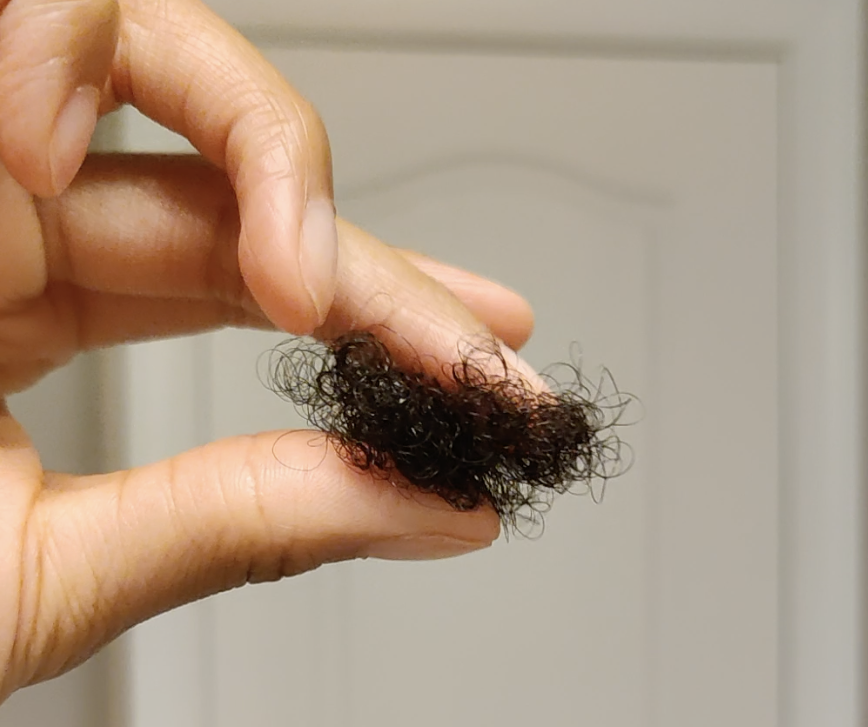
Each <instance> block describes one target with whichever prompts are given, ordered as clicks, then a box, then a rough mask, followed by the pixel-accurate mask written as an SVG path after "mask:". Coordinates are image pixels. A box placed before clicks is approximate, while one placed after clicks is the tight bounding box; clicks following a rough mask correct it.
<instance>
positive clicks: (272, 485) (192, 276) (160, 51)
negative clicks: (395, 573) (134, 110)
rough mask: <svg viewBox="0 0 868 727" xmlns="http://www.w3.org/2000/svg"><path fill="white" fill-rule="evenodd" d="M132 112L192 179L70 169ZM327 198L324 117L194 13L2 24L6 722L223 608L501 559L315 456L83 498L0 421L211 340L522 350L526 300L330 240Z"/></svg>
mask: <svg viewBox="0 0 868 727" xmlns="http://www.w3.org/2000/svg"><path fill="white" fill-rule="evenodd" d="M82 88H84V89H85V90H79V89H82ZM88 89H91V90H88ZM73 97H75V98H76V99H77V100H76V101H75V102H74V103H73V107H77V109H78V111H76V112H74V113H72V114H71V115H70V114H66V115H65V119H66V120H65V121H63V120H62V119H64V114H65V112H64V111H63V109H64V108H65V105H66V104H67V102H68V101H69V99H70V98H73ZM124 103H129V104H134V105H135V106H136V107H138V108H139V109H140V110H141V111H143V112H144V113H146V114H147V115H149V116H151V117H152V118H153V119H155V120H156V121H158V122H160V123H162V124H164V125H166V126H168V127H169V128H172V129H174V130H176V131H178V132H179V133H181V134H183V135H184V136H186V137H187V138H188V139H189V140H190V141H191V142H192V143H193V144H194V145H195V146H196V147H197V148H198V149H199V150H200V152H201V153H202V157H203V158H202V159H192V158H168V157H141V156H139V157H135V156H131V157H124V156H93V157H88V158H87V159H86V160H85V154H86V149H87V144H88V141H89V139H90V136H91V134H92V132H93V125H94V123H95V120H96V118H97V115H98V114H102V113H106V112H108V111H110V110H112V109H113V108H115V107H116V106H117V105H119V104H124ZM82 109H83V110H82ZM89 109H90V110H89ZM70 119H71V121H70ZM331 199H332V184H331V162H330V154H329V148H328V139H327V136H326V133H325V130H324V128H323V125H322V123H321V121H320V119H319V117H318V116H317V115H316V112H315V111H314V110H313V109H312V107H311V106H310V105H309V104H308V103H307V102H306V101H305V100H304V99H303V98H301V97H300V96H299V95H298V93H297V92H296V91H295V90H294V89H293V88H292V87H290V86H289V85H288V84H287V83H286V82H285V81H284V79H282V78H281V77H280V75H279V74H278V73H277V72H276V71H275V70H274V69H273V68H271V67H270V66H269V65H268V64H267V63H266V62H265V61H264V60H263V59H262V58H261V57H260V56H259V54H258V53H257V52H256V50H255V49H254V48H252V47H251V46H250V45H249V44H248V43H247V42H246V41H245V40H244V39H243V38H241V37H240V36H239V35H238V34H237V33H235V32H234V31H233V30H232V29H231V28H230V27H228V26H227V25H226V24H224V23H223V22H222V21H220V20H219V19H218V18H216V17H215V16H213V15H212V14H211V13H210V12H209V11H208V10H207V9H205V8H204V6H202V5H201V4H199V3H198V2H196V1H195V0H123V1H122V2H116V1H115V0H50V1H48V0H41V1H38V0H11V1H10V2H5V3H4V2H0V210H2V211H3V220H4V224H3V226H2V227H0V261H2V262H0V488H2V490H3V492H2V498H3V507H2V508H0V700H2V699H4V698H5V697H7V696H8V695H9V694H11V693H12V692H13V691H15V690H16V689H19V688H21V687H23V686H26V685H29V684H33V683H36V682H38V681H41V680H44V679H48V678H51V677H53V676H56V675H58V674H61V673H62V672H64V671H66V670H68V669H70V668H71V667H73V666H74V665H76V664H78V663H80V662H81V661H83V660H85V659H86V658H88V657H89V656H90V655H91V654H93V653H94V652H95V651H96V650H97V649H99V648H100V647H101V646H102V645H104V644H105V643H107V642H108V641H110V640H111V639H113V638H114V637H116V636H117V635H118V634H120V633H121V632H122V631H124V630H125V629H127V628H129V627H131V626H132V625H134V624H136V623H138V622H140V621H142V620H144V619H147V618H149V617H151V616H153V615H155V614H157V613H160V612H162V611H165V610H167V609H171V608H173V607H176V606H179V605H181V604H183V603H186V602H189V601H191V600H194V599H197V598H201V597H204V596H206V595H209V594H212V593H215V592H218V591H221V590H225V589H229V588H233V587H237V586H240V585H243V584H245V583H248V582H256V581H263V580H274V579H278V578H282V577H284V576H289V575H294V574H298V573H302V572H304V571H308V570H310V569H313V568H316V567H318V566H320V565H321V564H324V563H329V562H333V561H338V560H345V559H351V558H364V557H381V558H392V559H424V558H440V557H447V556H451V555H458V554H461V553H465V552H468V551H472V550H476V549H478V548H483V547H485V546H487V545H489V544H490V543H491V542H492V541H493V540H494V539H495V538H496V537H497V536H498V520H497V517H496V516H495V515H494V513H493V512H491V511H488V510H484V509H483V510H479V511H476V512H470V513H458V512H454V511H452V510H451V509H449V508H448V507H447V506H445V505H444V504H443V503H441V502H440V501H439V500H432V499H430V498H425V497H421V496H416V497H413V498H408V497H406V496H403V495H401V494H400V492H399V491H398V490H396V489H395V488H393V487H391V486H389V485H387V484H385V483H383V482H382V481H377V480H374V479H372V478H370V477H369V476H365V475H361V474H358V473H355V472H353V471H351V470H349V469H347V468H346V467H345V466H344V465H343V464H342V463H341V462H340V460H339V459H338V458H337V457H336V455H335V454H334V453H333V452H331V451H329V452H327V454H326V456H325V458H323V453H322V450H321V449H320V450H314V449H312V448H311V447H309V446H308V442H309V440H310V437H311V434H310V433H307V432H292V433H285V432H267V433H261V434H257V435H251V436H247V437H240V438H234V439H229V440H224V441H218V442H214V443H212V444H210V445H208V446H206V447H204V448H201V449H197V450H193V451H190V452H186V453H184V454H181V455H178V456H176V457H173V458H172V459H170V460H166V461H163V462H158V463H154V464H150V465H147V466H145V467H141V468H137V469H132V470H127V471H123V472H114V473H109V474H99V475H93V476H88V477H77V476H72V475H68V474H63V473H57V472H47V471H45V470H44V469H43V468H42V466H41V464H40V459H39V454H38V453H37V452H36V450H35V449H34V448H33V446H32V444H31V441H30V439H29V438H28V436H27V433H26V432H25V431H23V429H22V428H21V426H20V425H19V424H18V423H17V422H16V420H15V419H14V418H13V416H12V415H11V414H10V412H9V411H8V409H7V408H6V405H5V398H3V397H5V396H7V395H8V394H11V393H13V392H16V391H20V390H22V389H24V388H27V387H28V386H31V385H33V384H34V383H35V382H37V381H38V380H39V379H40V378H41V377H42V376H44V375H45V374H46V373H47V372H49V371H51V370H52V369H54V368H56V367H58V366H61V365H63V364H65V363H67V362H68V361H69V360H70V359H71V358H72V357H73V356H75V355H76V354H77V353H78V352H80V351H84V350H88V349H93V348H98V347H106V346H112V345H118V344H123V343H126V342H130V341H137V340H144V339H153V338H160V337H165V336H176V335H180V334H187V333H195V332H199V331H204V330H209V329H214V328H219V327H223V326H251V327H259V328H273V327H276V328H280V329H283V330H286V331H290V332H293V333H298V334H309V333H313V334H315V335H318V336H320V337H329V336H334V335H337V334H339V333H341V332H344V331H346V330H349V329H359V328H365V327H374V326H383V325H385V326H386V328H385V329H381V330H386V331H388V332H390V333H389V335H390V336H391V338H390V340H389V341H388V342H389V343H390V344H391V345H392V346H393V347H394V349H395V350H396V351H397V352H398V353H399V355H400V351H401V350H402V346H404V347H411V348H413V349H414V350H415V351H416V352H417V353H421V354H422V355H423V356H428V357H430V358H431V359H432V360H437V361H443V362H449V361H451V360H454V358H455V357H456V355H457V346H458V342H459V341H460V340H461V339H463V338H466V337H468V336H471V337H472V336H478V335H479V334H482V333H485V332H487V331H491V332H493V333H494V334H495V335H496V336H498V337H499V338H500V339H502V340H503V341H504V342H505V344H506V345H507V346H509V347H511V348H513V349H517V348H519V347H520V346H521V345H522V344H523V343H524V342H525V341H526V339H527V337H528V336H529V335H530V331H531V327H532V315H531V312H530V309H529V307H528V305H527V303H526V302H525V301H524V300H523V299H521V298H520V297H519V296H518V295H516V294H515V293H513V292H511V291H508V290H506V289H504V288H502V287H501V286H498V285H496V284H494V283H491V282H488V281H485V280H483V279H481V278H479V277H476V276H474V275H472V274H470V273H467V272H464V271H460V270H457V269H455V268H452V267H449V266H446V265H443V264H441V263H437V262H435V261H433V260H430V259H428V258H425V257H423V256H421V255H418V254H416V253H412V252H409V251H405V250H398V249H395V248H392V247H389V246H387V245H385V244H383V243H382V242H380V241H378V240H376V239H374V238H373V237H371V236H370V235H368V234H366V233H365V232H363V231H361V230H359V229H357V228H355V227H353V226H352V225H350V224H349V223H347V222H345V221H343V220H340V219H337V220H334V218H333V206H332V202H331ZM311 209H313V210H315V211H316V212H315V214H313V215H312V216H311V215H308V216H307V217H306V215H305V212H306V210H311ZM323 210H326V212H325V213H324V212H323ZM310 219H312V220H313V222H310V223H308V222H306V220H308V221H309V220H310ZM305 237H306V238H307V240H306V241H303V238H305ZM311 256H313V258H316V260H315V264H313V265H311V264H310V262H311V260H312V259H313V258H312V257H311ZM311 270H312V271H313V273H311V272H310V271H311ZM510 355H511V353H510ZM511 360H512V361H513V362H514V366H515V367H516V369H517V370H519V371H521V372H523V373H524V374H525V375H526V376H529V377H530V376H532V375H531V374H530V373H529V372H528V371H527V369H526V368H525V365H524V364H522V363H521V362H520V360H519V359H517V358H516V357H513V358H512V359H511ZM287 462H292V463H293V466H292V467H287V466H286V464H285V463H287ZM308 465H309V466H308Z"/></svg>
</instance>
